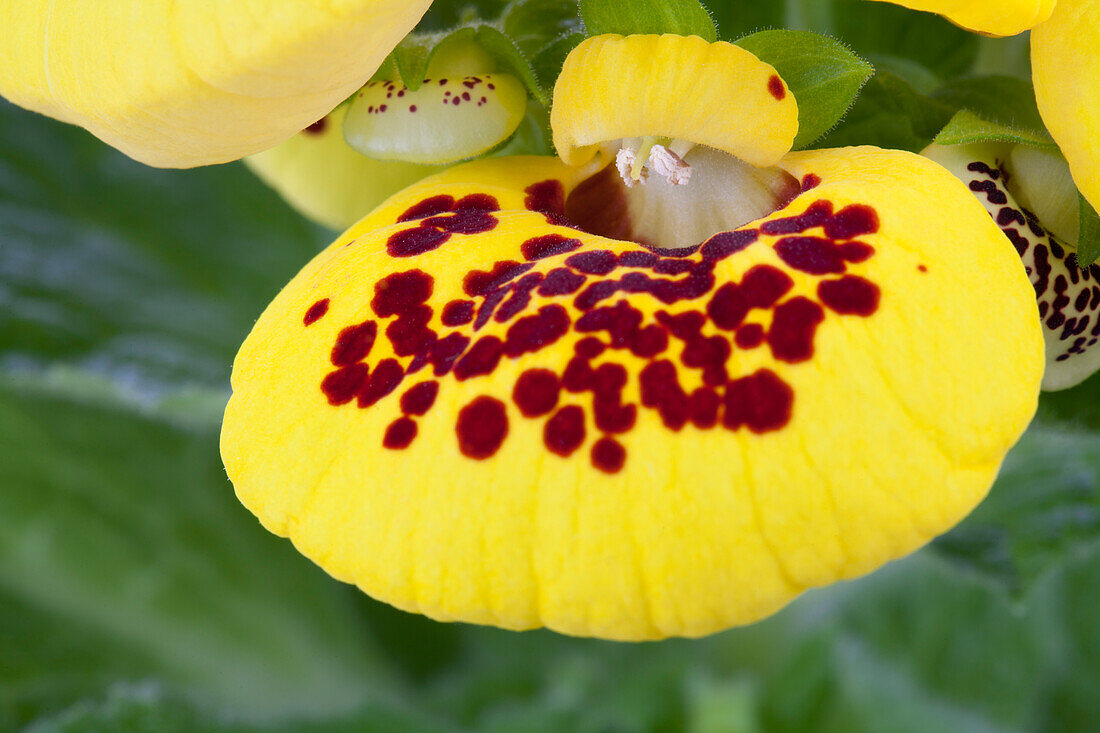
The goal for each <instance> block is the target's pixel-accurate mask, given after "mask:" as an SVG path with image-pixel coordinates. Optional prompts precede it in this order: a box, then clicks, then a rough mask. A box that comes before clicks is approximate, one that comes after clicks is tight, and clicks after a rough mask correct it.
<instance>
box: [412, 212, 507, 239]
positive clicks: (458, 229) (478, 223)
mask: <svg viewBox="0 0 1100 733" xmlns="http://www.w3.org/2000/svg"><path fill="white" fill-rule="evenodd" d="M496 225H497V218H496V217H495V216H493V215H492V214H489V213H487V212H485V211H480V210H478V209H457V210H456V211H455V212H454V213H453V214H449V215H447V214H444V215H441V216H433V217H431V218H430V219H424V220H423V221H421V222H420V226H422V227H438V228H440V229H442V230H443V231H445V232H450V233H451V234H481V233H482V232H487V231H489V230H490V229H492V228H493V227H495V226H496Z"/></svg>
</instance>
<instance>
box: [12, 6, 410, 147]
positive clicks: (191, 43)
mask: <svg viewBox="0 0 1100 733" xmlns="http://www.w3.org/2000/svg"><path fill="white" fill-rule="evenodd" d="M429 4H430V3H429V0H327V1H326V2H306V1H305V0H290V1H289V2H275V1H274V0H213V1H211V2H184V3H170V2H166V0H145V1H143V2H138V3H123V2H104V1H96V2H86V1H81V0H5V1H4V2H3V3H0V28H3V29H4V43H3V46H2V47H0V94H2V95H3V96H5V97H7V98H8V99H10V100H11V101H13V102H15V103H16V104H19V105H21V106H23V107H26V108H28V109H32V110H35V111H37V112H41V113H43V114H46V115H49V116H51V117H56V118H57V119H60V120H64V121H66V122H71V123H74V124H78V125H81V126H83V127H86V128H87V129H88V130H89V131H91V132H92V133H93V134H95V135H96V136H97V137H99V138H101V139H102V140H104V141H105V142H107V143H108V144H110V145H113V146H115V147H116V148H118V149H119V150H121V151H122V152H124V153H126V154H127V155H129V156H131V157H133V158H136V159H137V160H140V161H142V162H145V163H148V164H150V165H156V166H164V167H189V166H196V165H207V164H211V163H223V162H226V161H230V160H236V159H237V158H241V157H243V156H246V155H250V154H252V153H256V152H259V151H261V150H265V149H267V148H269V147H271V146H273V145H275V144H277V143H279V142H282V141H283V140H285V139H286V138H288V137H290V136H291V135H293V134H294V133H296V132H298V131H299V130H301V129H303V128H304V127H306V126H307V125H309V124H311V123H313V122H314V121H316V120H318V119H320V118H321V117H323V116H324V115H325V114H327V113H328V112H329V111H331V110H332V109H333V108H335V107H336V105H338V104H339V103H340V102H341V101H342V100H344V99H345V98H347V97H348V95H350V94H351V93H352V92H354V91H355V90H356V89H358V88H359V87H360V86H361V85H362V84H363V83H364V82H365V81H367V79H369V78H370V76H371V74H373V73H374V71H375V69H377V68H378V65H379V64H380V63H381V62H382V60H383V59H384V58H385V57H386V55H387V54H388V53H389V52H390V49H392V48H393V46H394V45H396V44H397V42H398V41H400V40H401V38H402V37H404V35H405V34H406V33H408V32H409V30H411V29H412V27H413V26H414V25H415V24H416V22H417V21H418V20H419V19H420V17H421V15H423V13H424V11H425V10H426V9H427V7H428V5H429Z"/></svg>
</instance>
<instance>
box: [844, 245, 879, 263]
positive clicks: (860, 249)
mask: <svg viewBox="0 0 1100 733" xmlns="http://www.w3.org/2000/svg"><path fill="white" fill-rule="evenodd" d="M836 250H837V254H839V255H840V258H841V259H842V260H845V261H846V262H851V263H859V262H866V261H867V260H869V259H871V256H872V255H874V254H875V248H874V247H872V246H871V245H869V244H867V243H865V242H845V243H844V244H838V245H837V246H836Z"/></svg>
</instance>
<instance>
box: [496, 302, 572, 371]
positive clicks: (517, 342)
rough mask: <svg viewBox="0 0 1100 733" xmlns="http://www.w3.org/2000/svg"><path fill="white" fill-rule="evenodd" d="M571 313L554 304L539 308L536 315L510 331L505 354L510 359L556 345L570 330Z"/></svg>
mask: <svg viewBox="0 0 1100 733" xmlns="http://www.w3.org/2000/svg"><path fill="white" fill-rule="evenodd" d="M569 323H570V321H569V312H568V311H567V310H565V308H563V307H562V306H560V305H558V304H556V303H554V304H552V305H544V306H543V307H542V308H539V311H538V313H536V314H535V315H530V316H524V317H523V318H520V319H519V320H518V321H516V322H515V323H513V324H512V326H511V327H510V328H509V329H508V334H507V340H506V341H505V342H504V353H505V354H506V355H508V356H509V357H510V358H512V359H515V358H516V357H518V356H520V355H522V354H525V353H528V352H531V353H534V352H536V351H539V350H541V349H543V348H545V347H547V346H549V345H550V344H552V343H554V342H555V341H557V340H558V339H560V338H561V337H562V336H564V335H565V334H566V332H567V331H568V330H569Z"/></svg>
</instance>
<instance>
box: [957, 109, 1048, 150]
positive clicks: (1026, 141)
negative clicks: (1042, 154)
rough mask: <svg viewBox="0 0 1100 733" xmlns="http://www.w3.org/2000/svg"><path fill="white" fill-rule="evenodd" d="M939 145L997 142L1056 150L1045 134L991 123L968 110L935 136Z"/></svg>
mask: <svg viewBox="0 0 1100 733" xmlns="http://www.w3.org/2000/svg"><path fill="white" fill-rule="evenodd" d="M935 141H936V143H937V144H939V145H968V144H970V143H981V142H999V143H1015V144H1019V145H1033V146H1035V147H1037V148H1056V146H1055V145H1054V141H1053V140H1051V139H1050V136H1048V135H1047V134H1046V132H1040V131H1038V130H1027V129H1024V128H1020V127H1013V126H1011V125H1003V124H1001V123H999V122H991V121H990V120H985V119H982V118H981V117H979V116H978V115H976V114H974V113H973V112H971V111H970V110H968V109H963V110H959V111H958V112H956V113H955V115H954V116H953V117H952V118H951V120H950V121H949V122H948V123H947V125H945V126H944V128H943V129H942V130H940V132H939V133H938V134H937V135H936V139H935Z"/></svg>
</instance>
